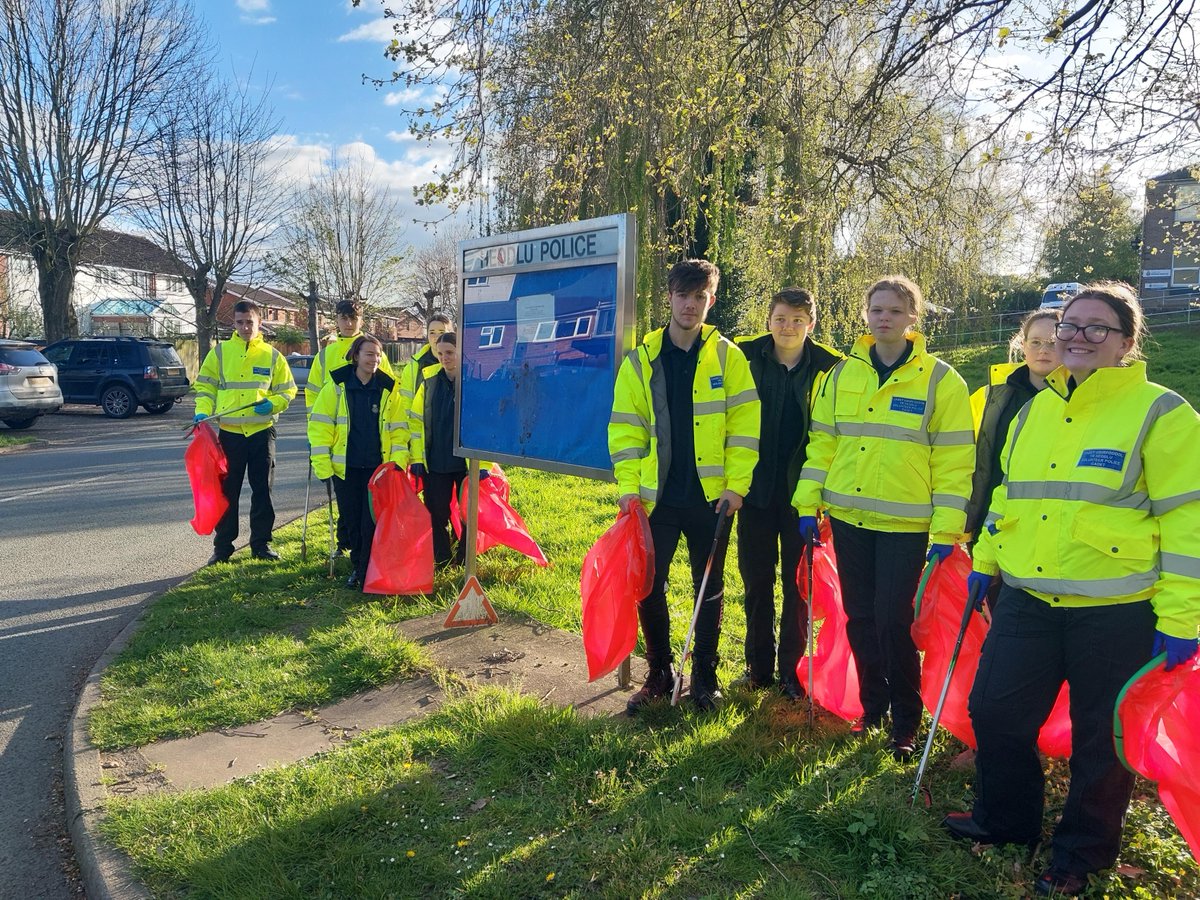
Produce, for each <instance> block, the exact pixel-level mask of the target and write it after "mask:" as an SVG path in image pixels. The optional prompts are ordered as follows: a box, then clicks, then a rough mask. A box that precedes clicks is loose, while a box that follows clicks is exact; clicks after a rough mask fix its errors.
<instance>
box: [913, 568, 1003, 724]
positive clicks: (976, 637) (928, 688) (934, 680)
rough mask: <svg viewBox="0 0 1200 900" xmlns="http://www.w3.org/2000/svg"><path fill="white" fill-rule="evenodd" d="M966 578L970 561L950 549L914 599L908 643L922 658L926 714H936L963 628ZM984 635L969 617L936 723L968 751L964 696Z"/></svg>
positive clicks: (977, 622) (980, 618) (978, 617)
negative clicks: (919, 652)
mask: <svg viewBox="0 0 1200 900" xmlns="http://www.w3.org/2000/svg"><path fill="white" fill-rule="evenodd" d="M970 574H971V559H970V557H968V556H967V554H966V552H965V551H964V550H963V549H962V547H955V548H954V552H953V553H951V554H950V557H949V558H948V559H947V560H945V561H944V562H941V563H938V564H937V565H936V566H934V567H933V573H932V574H931V575H929V577H928V581H927V582H926V584H925V590H924V592H918V595H917V602H918V607H917V613H916V618H915V619H914V620H913V626H912V638H913V643H914V644H916V645H917V649H918V650H920V651H922V652H923V653H924V654H925V660H924V662H923V663H922V665H921V699H922V700H923V701H925V708H926V709H927V710H929V713H930V715H932V714H933V711H934V710H935V709H937V702H938V698H939V697H940V696H941V693H942V685H943V684H944V683H945V681H946V673H947V672H948V671H949V669H950V657H951V655H952V654H953V653H954V644H955V641H956V640H957V639H958V630H959V628H961V627H962V617H963V610H964V609H965V608H966V605H967V576H968V575H970ZM986 636H987V625H986V624H985V623H984V621H983V616H981V615H975V614H972V615H971V619H970V622H969V623H968V624H967V633H966V634H965V635H963V642H962V648H961V649H960V650H959V653H958V661H957V662H956V663H955V666H954V674H953V675H951V676H950V689H949V690H948V691H947V692H946V702H945V704H944V705H943V706H942V716H941V718H940V719H939V720H938V724H939V725H941V726H942V727H943V728H945V729H946V730H947V731H949V732H950V733H951V734H952V735H954V736H955V737H956V738H958V739H959V740H960V741H962V742H963V743H964V744H966V745H967V746H969V747H974V746H975V729H973V728H972V727H971V717H970V715H969V714H968V712H967V697H968V696H969V695H970V693H971V685H973V684H974V683H975V673H976V672H977V671H978V670H979V655H980V653H982V652H983V639H984V637H986Z"/></svg>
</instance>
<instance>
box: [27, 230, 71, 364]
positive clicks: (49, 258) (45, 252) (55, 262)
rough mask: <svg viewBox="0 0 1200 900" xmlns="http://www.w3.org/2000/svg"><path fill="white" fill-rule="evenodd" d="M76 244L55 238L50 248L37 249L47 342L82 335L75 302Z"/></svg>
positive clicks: (40, 292)
mask: <svg viewBox="0 0 1200 900" xmlns="http://www.w3.org/2000/svg"><path fill="white" fill-rule="evenodd" d="M73 246H75V245H74V244H70V243H65V244H63V243H59V242H58V241H54V242H53V243H52V244H51V247H50V248H48V249H43V248H35V249H34V253H33V257H34V261H35V262H36V263H37V268H38V296H39V297H40V298H41V301H42V323H43V325H44V326H45V329H46V334H45V337H46V340H47V341H59V340H62V339H63V338H73V337H78V336H79V319H78V318H77V317H76V316H75V307H74V305H73V304H72V303H71V291H72V289H73V288H74V287H75V262H76V261H75V259H74V258H73V257H74V256H75V255H76V254H74V253H72V252H71V251H72V247H73Z"/></svg>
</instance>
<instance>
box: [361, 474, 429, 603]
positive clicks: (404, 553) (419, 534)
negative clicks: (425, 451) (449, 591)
mask: <svg viewBox="0 0 1200 900" xmlns="http://www.w3.org/2000/svg"><path fill="white" fill-rule="evenodd" d="M367 487H368V489H369V490H370V492H371V511H372V513H373V514H374V516H375V538H374V540H372V542H371V559H370V561H369V562H368V563H367V577H366V580H364V581H363V591H364V593H368V594H388V595H402V594H430V593H433V527H432V525H431V524H430V520H429V510H427V509H426V508H425V504H424V503H422V502H421V498H420V497H418V496H417V492H416V491H414V490H413V485H412V482H411V481H410V480H409V477H408V474H407V473H406V472H405V471H404V470H403V469H400V468H398V467H397V466H396V465H395V464H394V463H383V464H382V465H381V466H379V468H377V469H376V470H375V473H374V474H373V475H372V476H371V480H370V481H369V482H367Z"/></svg>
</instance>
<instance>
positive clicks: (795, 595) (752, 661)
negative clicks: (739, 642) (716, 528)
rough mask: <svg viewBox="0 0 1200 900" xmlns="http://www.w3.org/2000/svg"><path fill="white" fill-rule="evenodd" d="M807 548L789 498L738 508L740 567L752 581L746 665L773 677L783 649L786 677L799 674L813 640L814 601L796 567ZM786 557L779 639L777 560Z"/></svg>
mask: <svg viewBox="0 0 1200 900" xmlns="http://www.w3.org/2000/svg"><path fill="white" fill-rule="evenodd" d="M803 552H804V542H803V541H802V540H801V539H800V516H799V514H798V513H797V512H796V510H794V509H793V508H792V507H791V505H790V504H789V503H787V501H786V500H783V499H776V500H775V501H773V502H772V503H771V505H770V506H768V507H767V508H766V509H762V508H760V507H757V506H750V505H749V504H743V505H742V508H741V509H740V510H739V511H738V571H739V572H741V573H742V582H743V583H744V584H745V587H746V597H745V604H746V671H747V672H748V673H749V675H750V677H751V678H752V679H753V680H754V681H755V682H758V683H760V684H763V683H767V682H770V681H771V679H772V676H773V675H774V673H775V664H776V653H777V652H778V663H779V678H780V680H783V679H788V680H794V679H795V678H796V664H797V663H798V662H799V661H800V657H801V656H803V655H804V649H805V648H804V644H805V642H806V641H807V640H808V603H807V602H806V601H805V600H804V599H802V598H801V597H800V590H799V588H798V587H797V585H796V570H797V568H798V567H799V565H800V559H801V557H802V555H803ZM781 555H782V557H783V564H782V566H781V578H782V581H783V606H782V609H781V610H780V614H779V646H778V648H776V645H775V564H776V563H777V562H778V561H779V559H780V556H781Z"/></svg>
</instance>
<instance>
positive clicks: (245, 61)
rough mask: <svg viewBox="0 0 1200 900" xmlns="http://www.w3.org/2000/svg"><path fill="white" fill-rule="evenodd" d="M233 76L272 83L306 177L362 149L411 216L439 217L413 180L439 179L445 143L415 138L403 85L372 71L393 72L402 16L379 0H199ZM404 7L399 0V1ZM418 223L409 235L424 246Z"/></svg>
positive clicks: (295, 161) (296, 164)
mask: <svg viewBox="0 0 1200 900" xmlns="http://www.w3.org/2000/svg"><path fill="white" fill-rule="evenodd" d="M195 2H196V10H197V12H198V14H199V15H200V17H201V18H202V19H203V20H204V21H205V22H206V24H207V25H208V27H209V29H210V31H211V33H212V36H213V39H214V41H215V42H216V43H217V45H218V47H219V52H220V56H219V58H220V61H221V63H222V65H223V67H224V71H225V72H226V73H232V74H235V75H236V76H237V77H238V78H239V79H245V78H246V77H247V76H252V81H253V83H255V84H263V83H264V81H265V80H267V79H271V80H273V82H274V83H273V87H272V92H271V99H272V102H273V104H274V106H275V109H276V111H277V112H278V114H279V115H280V117H281V119H282V124H281V132H282V134H283V135H285V136H286V138H287V142H288V145H289V149H290V151H291V153H292V161H291V162H290V163H289V168H290V169H291V170H292V171H294V172H295V175H296V177H297V180H302V179H303V178H305V177H306V175H307V174H308V173H309V172H310V171H312V170H313V169H314V168H315V167H316V166H318V165H319V164H320V162H321V161H323V160H324V159H327V158H328V157H329V155H330V154H332V153H337V154H339V155H341V156H345V155H350V154H353V155H357V156H360V157H362V158H363V159H365V160H366V161H367V162H369V163H370V165H371V166H372V168H373V170H374V172H375V175H376V177H377V178H378V179H379V181H380V182H381V183H383V184H386V185H387V186H388V188H389V189H391V190H392V191H393V192H394V193H395V195H396V196H397V198H398V199H399V200H400V201H401V205H402V210H403V212H404V213H405V215H406V216H408V217H411V216H419V217H422V218H431V217H436V216H430V214H429V212H428V211H424V210H420V209H418V208H417V207H416V206H415V205H414V203H413V200H412V186H413V185H414V184H417V183H420V182H423V181H427V180H429V179H430V178H431V176H432V174H433V171H434V167H435V166H436V165H437V164H438V163H444V162H445V160H446V159H447V156H448V150H447V148H445V147H439V148H430V147H428V146H426V145H424V144H418V143H416V142H414V141H412V140H411V139H410V138H409V137H408V135H407V131H406V129H407V121H406V119H405V118H404V116H403V114H402V112H401V111H400V108H399V106H398V104H397V100H398V98H399V96H400V90H399V89H398V88H395V89H389V88H386V87H385V88H376V87H374V86H372V85H370V84H365V83H364V82H363V78H362V76H363V75H364V74H368V75H373V76H386V75H389V74H390V72H391V65H390V63H389V61H388V60H386V59H385V58H384V56H383V50H384V47H385V46H386V45H387V43H388V42H389V41H390V40H391V39H392V36H393V31H392V24H393V23H394V22H395V20H394V19H393V20H385V19H384V18H383V3H382V2H380V0H363V2H362V4H361V6H360V7H359V8H357V9H356V8H354V7H353V6H352V5H351V3H350V2H349V0H195ZM394 5H399V4H394ZM422 231H423V229H422V228H421V227H420V226H419V225H411V224H410V225H409V227H408V237H409V239H410V240H413V241H414V243H422V242H423V241H422V237H421V232H422Z"/></svg>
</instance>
